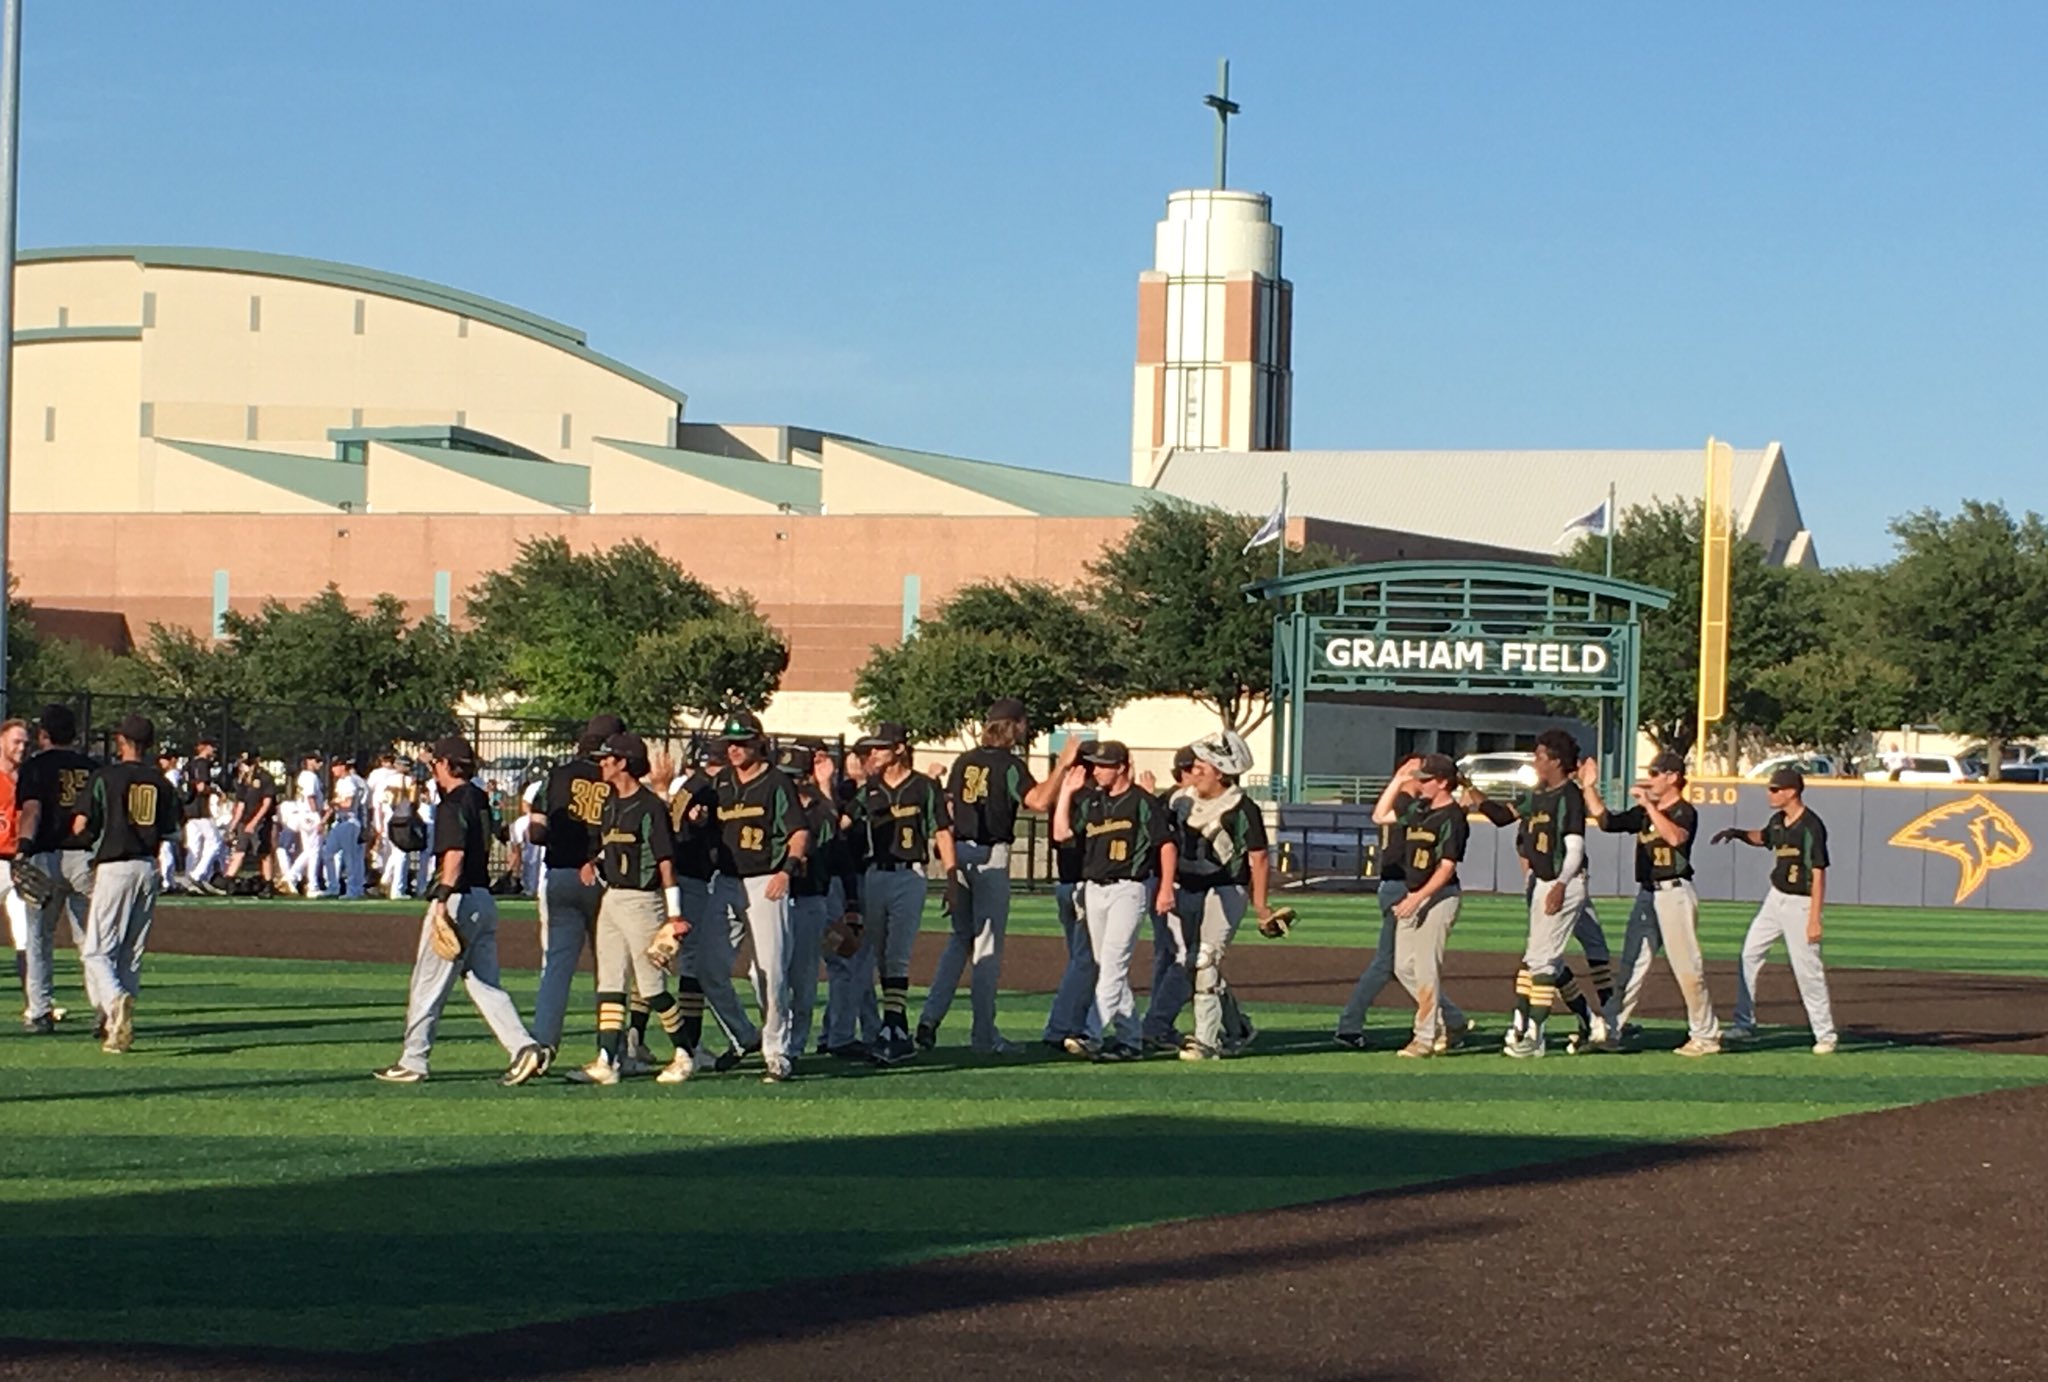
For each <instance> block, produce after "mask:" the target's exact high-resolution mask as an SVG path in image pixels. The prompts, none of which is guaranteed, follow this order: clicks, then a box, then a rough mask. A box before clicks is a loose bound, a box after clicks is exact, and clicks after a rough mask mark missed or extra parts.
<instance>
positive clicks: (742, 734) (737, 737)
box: [718, 710, 768, 744]
mask: <svg viewBox="0 0 2048 1382" xmlns="http://www.w3.org/2000/svg"><path fill="white" fill-rule="evenodd" d="M718 737H719V738H721V739H723V740H725V742H726V743H728V744H751V743H754V742H755V741H756V740H759V739H765V738H767V737H768V736H767V731H766V730H764V729H762V728H761V717H760V716H759V715H756V714H755V713H754V712H753V711H751V710H735V711H734V712H733V713H732V714H730V715H728V716H726V719H725V728H724V729H723V730H721V731H720V732H719V735H718Z"/></svg>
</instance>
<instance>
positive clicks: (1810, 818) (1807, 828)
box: [1764, 807, 1828, 897]
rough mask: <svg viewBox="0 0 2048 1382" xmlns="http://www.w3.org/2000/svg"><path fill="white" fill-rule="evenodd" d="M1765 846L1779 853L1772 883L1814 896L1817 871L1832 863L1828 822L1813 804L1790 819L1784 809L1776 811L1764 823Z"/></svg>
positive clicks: (1784, 890)
mask: <svg viewBox="0 0 2048 1382" xmlns="http://www.w3.org/2000/svg"><path fill="white" fill-rule="evenodd" d="M1764 848H1765V849H1768V850H1769V851H1770V852H1771V853H1772V854H1773V855H1774V856H1776V858H1775V862H1773V863H1772V865H1771V886H1772V887H1774V888H1776V889H1777V890H1778V891H1779V892H1781V893H1790V894H1792V895H1793V896H1794V897H1812V896H1813V875H1814V873H1815V872H1816V871H1818V870H1820V869H1824V868H1826V867H1827V866H1828V827H1827V822H1825V821H1823V820H1822V819H1821V818H1820V817H1819V816H1816V815H1814V814H1813V810H1812V808H1811V807H1809V808H1807V809H1806V810H1804V811H1801V812H1800V813H1799V819H1798V820H1796V821H1789V822H1788V821H1787V820H1786V819H1785V813H1784V812H1783V811H1774V812H1772V813H1771V820H1770V824H1768V825H1766V826H1765V827H1764Z"/></svg>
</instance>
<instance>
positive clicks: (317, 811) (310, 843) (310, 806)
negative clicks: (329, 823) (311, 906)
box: [284, 753, 327, 897]
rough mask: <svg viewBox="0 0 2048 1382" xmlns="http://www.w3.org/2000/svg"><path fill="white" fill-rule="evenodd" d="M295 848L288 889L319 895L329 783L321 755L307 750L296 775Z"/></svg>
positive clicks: (294, 782)
mask: <svg viewBox="0 0 2048 1382" xmlns="http://www.w3.org/2000/svg"><path fill="white" fill-rule="evenodd" d="M292 789H293V800H294V801H295V802H296V803H297V804H298V809H297V811H296V812H295V813H294V814H295V816H296V821H295V825H294V833H295V834H296V835H297V836H298V838H297V840H296V841H295V842H294V848H295V852H294V854H293V855H292V860H291V866H290V867H289V868H287V869H286V870H285V873H284V881H285V887H286V889H287V890H289V889H292V888H296V889H297V890H298V891H299V892H302V893H304V894H305V895H306V896H307V897H318V896H319V895H320V892H321V887H320V857H321V833H320V825H321V822H322V821H323V820H325V819H326V816H327V785H326V784H325V783H324V782H322V781H321V780H320V755H319V754H317V753H308V754H306V755H304V756H303V757H301V758H300V759H299V775H298V776H297V777H296V778H294V779H293V782H292Z"/></svg>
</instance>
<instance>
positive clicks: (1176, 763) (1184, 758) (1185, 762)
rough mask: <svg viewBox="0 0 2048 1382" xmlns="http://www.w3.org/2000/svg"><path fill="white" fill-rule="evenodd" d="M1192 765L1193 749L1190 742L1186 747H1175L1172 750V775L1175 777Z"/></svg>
mask: <svg viewBox="0 0 2048 1382" xmlns="http://www.w3.org/2000/svg"><path fill="white" fill-rule="evenodd" d="M1194 766H1195V750H1194V746H1193V745H1192V744H1190V745H1189V746H1188V747H1186V748H1182V749H1175V750H1174V751H1173V775H1174V776H1175V777H1179V776H1180V775H1181V774H1182V773H1184V772H1186V771H1187V770H1188V769H1189V768H1192V767H1194Z"/></svg>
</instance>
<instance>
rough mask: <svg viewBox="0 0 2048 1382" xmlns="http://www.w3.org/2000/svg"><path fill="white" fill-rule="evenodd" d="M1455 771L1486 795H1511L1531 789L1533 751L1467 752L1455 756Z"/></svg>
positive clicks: (1533, 780)
mask: <svg viewBox="0 0 2048 1382" xmlns="http://www.w3.org/2000/svg"><path fill="white" fill-rule="evenodd" d="M1458 772H1459V774H1460V775H1461V776H1462V777H1464V778H1465V780H1466V781H1468V782H1470V783H1471V784H1472V785H1473V786H1474V787H1477V788H1478V789H1479V790H1480V791H1482V792H1484V793H1486V794H1487V795H1488V796H1490V797H1502V796H1514V795H1515V794H1517V793H1519V792H1528V791H1533V790H1534V789H1535V787H1536V755H1535V754H1533V753H1468V754H1466V755H1465V756H1464V757H1463V758H1460V759H1459V760H1458Z"/></svg>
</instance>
